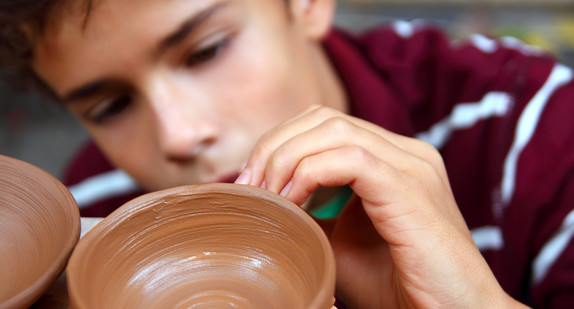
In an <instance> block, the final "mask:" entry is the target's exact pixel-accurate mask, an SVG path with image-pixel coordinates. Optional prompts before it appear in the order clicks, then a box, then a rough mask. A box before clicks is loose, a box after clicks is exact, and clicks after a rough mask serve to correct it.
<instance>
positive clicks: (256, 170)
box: [236, 105, 322, 186]
mask: <svg viewBox="0 0 574 309" xmlns="http://www.w3.org/2000/svg"><path fill="white" fill-rule="evenodd" d="M319 108H322V107H321V106H319V105H313V106H311V107H308V108H307V109H305V110H303V111H302V112H301V113H300V114H298V115H297V116H295V117H294V118H293V119H290V120H288V121H286V122H284V123H282V124H280V125H278V126H276V127H275V128H273V129H271V130H270V131H269V132H267V133H265V134H264V135H263V136H261V137H260V138H259V140H258V141H257V143H256V145H255V147H254V148H253V150H252V151H251V153H250V155H249V157H248V158H247V160H246V161H245V162H244V163H243V165H242V166H241V168H240V173H241V174H248V175H247V177H241V176H240V177H239V178H238V180H237V181H236V183H237V182H239V183H242V184H250V185H253V186H261V185H262V183H263V179H264V175H265V173H264V171H265V164H259V163H260V162H267V158H268V157H269V155H270V154H271V153H272V152H273V151H274V150H275V149H276V148H277V147H278V146H279V145H280V144H281V143H283V142H284V141H285V140H287V139H289V138H290V137H291V136H293V135H294V134H298V133H299V132H303V131H305V130H307V129H308V128H309V127H310V126H312V125H313V124H310V123H307V122H305V121H301V120H300V119H302V118H305V117H306V115H308V114H309V113H312V112H313V111H314V110H316V109H319Z"/></svg>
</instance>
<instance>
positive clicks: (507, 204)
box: [2, 0, 574, 308]
mask: <svg viewBox="0 0 574 309" xmlns="http://www.w3.org/2000/svg"><path fill="white" fill-rule="evenodd" d="M5 2H8V1H5ZM27 2H29V3H27ZM30 3H31V4H30ZM12 5H13V6H12V7H9V8H10V9H12V10H14V9H15V7H14V4H12ZM4 6H9V5H7V4H5V5H4ZM17 6H18V7H19V8H20V9H22V11H23V12H25V13H26V14H15V13H14V11H10V12H11V16H9V17H10V18H9V19H12V20H9V19H6V18H5V20H7V24H6V25H3V31H2V33H3V40H4V41H6V42H9V43H10V45H7V47H6V48H4V52H5V51H6V50H7V49H11V51H12V53H11V54H17V53H14V52H13V51H16V50H17V49H18V48H19V47H22V46H24V47H26V46H29V49H26V48H23V49H21V50H22V52H21V53H20V54H21V56H22V57H20V58H21V59H22V60H23V61H22V62H20V63H21V66H20V68H19V69H20V70H21V71H26V69H28V73H29V74H30V76H35V77H36V80H38V81H40V84H44V85H46V89H49V92H50V93H52V95H53V97H55V98H56V99H57V100H58V101H59V102H61V104H64V105H65V106H66V107H67V108H68V109H69V110H70V111H72V113H74V114H75V115H76V116H78V117H79V119H80V120H81V121H82V122H83V123H84V124H85V126H86V128H87V129H88V130H89V132H90V134H91V136H92V138H93V140H94V141H95V143H96V144H97V147H98V148H99V149H101V150H102V151H103V153H105V155H106V158H107V159H109V160H110V161H111V163H112V164H113V166H116V167H119V168H121V169H122V170H124V171H126V172H127V173H128V174H129V175H130V176H131V177H133V179H135V180H136V181H137V183H138V185H139V186H141V187H142V188H144V189H145V190H159V189H163V188H168V187H171V186H177V185H184V184H195V183H204V182H213V181H220V182H225V181H233V180H234V179H235V178H237V179H235V182H237V183H240V184H249V185H254V186H260V187H263V188H266V189H268V190H270V191H273V192H276V193H279V194H281V195H283V196H286V197H287V198H288V199H290V200H292V201H294V202H296V203H298V204H300V205H302V204H304V203H308V204H310V205H309V206H308V207H310V208H314V207H315V205H314V204H318V198H312V199H310V198H309V197H310V196H311V195H312V193H313V192H317V194H316V195H317V197H319V196H327V197H329V196H332V192H331V191H329V189H326V188H335V189H334V190H337V189H338V188H340V187H341V186H344V185H348V186H349V187H350V188H351V189H352V190H353V192H354V196H353V198H351V200H350V201H349V202H348V204H347V205H346V206H345V208H344V209H343V210H342V212H341V214H340V215H339V216H338V217H337V219H336V221H329V222H322V224H323V226H324V228H325V230H326V232H327V234H328V235H329V237H330V239H331V243H332V246H333V250H334V252H335V256H336V260H337V276H338V278H337V296H338V297H339V298H340V299H341V300H343V301H344V302H345V303H346V304H347V305H348V306H350V307H351V308H380V307H390V308H394V307H413V306H414V307H476V308H500V307H506V306H509V307H510V306H512V307H520V306H522V305H521V304H520V303H519V302H517V301H516V300H515V299H519V300H521V301H523V302H528V303H530V304H532V305H534V306H539V307H557V308H563V307H565V306H567V305H568V304H572V303H573V301H574V291H573V289H574V283H573V282H574V269H573V267H574V263H572V260H573V259H574V246H573V245H572V240H571V238H572V237H571V235H572V231H573V228H572V223H571V221H572V219H571V217H572V216H573V215H572V205H574V190H573V189H574V179H572V178H573V177H574V174H573V173H572V171H574V169H573V167H574V155H573V154H574V146H573V145H574V143H569V137H571V136H572V132H574V128H573V124H572V122H571V121H570V119H571V115H572V111H573V106H572V104H569V103H570V99H569V98H570V95H572V94H573V91H574V84H573V82H572V76H571V75H572V73H571V71H570V70H569V69H567V68H565V67H563V66H561V65H558V64H556V63H555V62H554V60H552V59H551V58H549V57H546V56H544V55H541V54H539V53H538V52H537V51H536V50H531V49H528V48H526V47H524V46H522V45H520V44H517V43H516V42H515V41H509V40H506V41H504V40H503V41H500V42H497V41H493V40H490V39H487V38H484V37H480V36H477V37H475V38H473V40H472V41H471V43H470V44H464V45H453V44H450V43H449V42H448V41H447V40H446V39H445V38H444V36H443V35H442V34H441V33H440V32H439V31H437V30H436V29H433V28H432V27H426V26H424V25H419V24H406V23H400V24H396V25H395V26H394V27H390V28H380V29H376V30H374V31H373V32H371V33H369V34H366V35H365V36H363V37H361V38H353V37H350V36H348V35H345V34H343V33H341V32H338V31H332V32H331V31H330V25H331V19H332V15H333V7H334V3H333V1H332V0H292V1H289V2H287V3H285V2H283V1H278V0H276V1H272V0H207V1H205V0H204V1H199V0H174V1H168V2H165V1H157V0H143V1H142V0H139V1H133V0H102V1H93V2H89V1H24V0H22V1H18V2H17ZM7 15H9V14H7ZM18 16H21V18H20V19H19V18H18ZM10 25H12V28H10ZM18 30H20V32H19V31H18ZM14 33H21V34H22V35H23V36H22V37H21V38H25V39H26V40H24V41H22V42H20V43H26V42H28V43H29V45H26V44H16V43H15V42H17V41H16V38H15V37H14ZM26 56H27V57H26ZM410 136H416V137H417V138H418V139H415V138H412V137H410ZM419 139H422V140H424V141H426V142H428V143H431V144H432V145H433V146H434V147H436V148H438V149H439V150H440V154H439V152H437V151H436V150H435V148H433V147H431V146H430V145H429V144H428V143H425V142H422V141H420V140H419ZM242 162H243V163H242ZM238 168H240V170H241V174H240V175H239V177H237V173H236V170H237V169H238ZM541 180H542V181H541ZM463 216H464V219H463ZM465 219H466V222H465ZM467 224H468V225H467ZM469 227H470V229H472V236H471V233H470V231H469ZM473 238H474V239H473ZM477 245H478V246H479V247H480V248H481V249H482V250H483V255H481V253H480V252H479V250H478V249H477ZM487 262H488V264H487ZM489 266H490V267H489ZM497 280H498V281H497Z"/></svg>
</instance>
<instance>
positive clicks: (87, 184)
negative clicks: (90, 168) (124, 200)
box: [68, 170, 138, 208]
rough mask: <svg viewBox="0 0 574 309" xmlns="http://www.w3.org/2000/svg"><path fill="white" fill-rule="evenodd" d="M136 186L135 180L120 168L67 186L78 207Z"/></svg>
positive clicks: (122, 192)
mask: <svg viewBox="0 0 574 309" xmlns="http://www.w3.org/2000/svg"><path fill="white" fill-rule="evenodd" d="M137 188H138V186H137V184H136V182H135V181H134V180H133V179H132V178H131V177H130V176H129V175H128V174H127V173H126V172H124V171H122V170H113V171H110V172H107V173H104V174H100V175H97V176H94V177H91V178H87V179H86V180H84V181H82V182H80V183H78V184H75V185H73V186H70V187H68V189H69V190H70V192H71V193H72V195H73V196H74V198H75V199H76V203H77V204H78V207H79V208H84V207H87V206H89V205H90V204H92V203H95V202H98V201H101V200H104V199H107V198H111V197H115V196H119V195H122V194H126V193H130V192H135V191H136V190H137Z"/></svg>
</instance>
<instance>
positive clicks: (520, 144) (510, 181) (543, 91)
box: [501, 64, 572, 205]
mask: <svg viewBox="0 0 574 309" xmlns="http://www.w3.org/2000/svg"><path fill="white" fill-rule="evenodd" d="M570 80H572V70H570V68H568V67H566V66H564V65H561V64H557V65H555V66H554V69H553V70H552V73H550V76H549V77H548V80H547V81H546V83H545V84H544V86H542V88H540V90H539V91H538V93H536V95H534V97H533V98H532V100H530V102H528V104H527V105H526V107H525V108H524V110H523V111H522V114H521V115H520V117H519V118H518V124H517V126H516V131H515V132H514V141H513V143H512V146H511V147H510V151H509V152H508V155H507V156H506V159H505V161H504V170H503V176H502V184H501V194H502V205H508V203H509V202H510V200H511V199H512V195H513V194H514V187H515V180H516V167H517V164H518V158H519V156H520V154H521V153H522V150H523V149H524V147H525V146H526V145H527V144H528V142H529V141H530V139H531V138H532V135H533V134H534V130H535V129H536V126H537V125H538V120H539V119H540V116H541V115H542V112H543V111H544V107H545V106H546V102H548V99H549V98H550V97H551V96H552V95H553V94H554V92H555V91H556V89H558V88H559V87H560V86H562V85H564V84H566V83H568V82H569V81H570Z"/></svg>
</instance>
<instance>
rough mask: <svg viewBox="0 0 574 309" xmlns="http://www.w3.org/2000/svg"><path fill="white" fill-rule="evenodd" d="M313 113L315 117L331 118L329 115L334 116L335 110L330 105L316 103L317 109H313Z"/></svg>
mask: <svg viewBox="0 0 574 309" xmlns="http://www.w3.org/2000/svg"><path fill="white" fill-rule="evenodd" d="M312 113H313V116H314V117H318V118H329V117H332V116H333V115H334V113H335V111H334V110H333V109H331V108H330V107H326V106H322V105H316V106H315V109H313V111H312Z"/></svg>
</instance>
